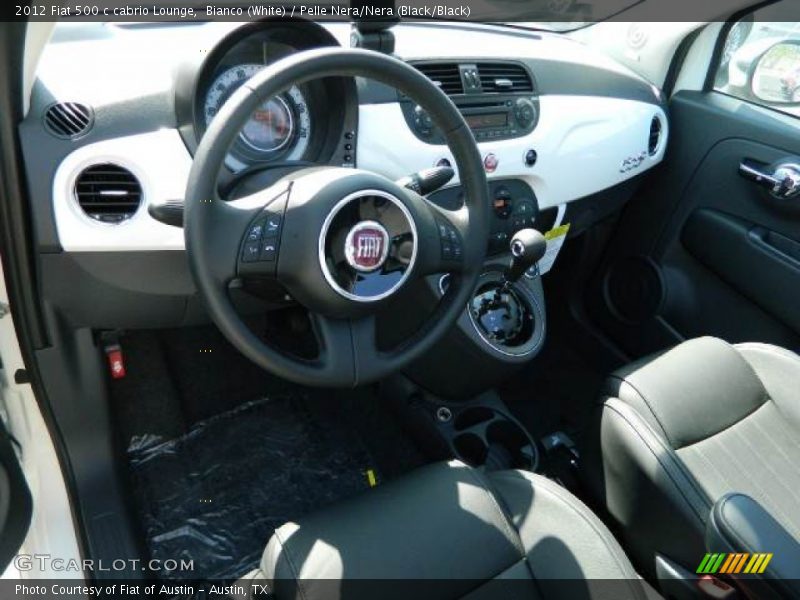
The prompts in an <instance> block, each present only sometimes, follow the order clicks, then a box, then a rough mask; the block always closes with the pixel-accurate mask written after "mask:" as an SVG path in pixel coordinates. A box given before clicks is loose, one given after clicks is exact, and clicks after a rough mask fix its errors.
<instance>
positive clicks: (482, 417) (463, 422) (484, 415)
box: [454, 406, 495, 431]
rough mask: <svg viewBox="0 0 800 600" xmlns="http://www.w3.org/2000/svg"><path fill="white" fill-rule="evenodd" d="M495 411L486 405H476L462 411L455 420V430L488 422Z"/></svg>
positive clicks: (462, 429)
mask: <svg viewBox="0 0 800 600" xmlns="http://www.w3.org/2000/svg"><path fill="white" fill-rule="evenodd" d="M494 413H495V411H493V410H492V409H491V408H487V407H486V406H475V407H470V408H468V409H466V410H465V411H463V412H461V413H460V414H459V415H458V417H456V420H455V424H454V427H455V430H456V431H464V430H465V429H469V428H470V427H475V426H476V425H480V424H481V423H486V422H487V421H491V420H492V419H493V418H494Z"/></svg>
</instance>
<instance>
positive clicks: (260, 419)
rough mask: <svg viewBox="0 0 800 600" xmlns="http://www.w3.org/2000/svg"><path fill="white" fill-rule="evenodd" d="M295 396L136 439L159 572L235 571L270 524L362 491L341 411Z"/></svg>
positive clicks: (361, 469) (144, 519)
mask: <svg viewBox="0 0 800 600" xmlns="http://www.w3.org/2000/svg"><path fill="white" fill-rule="evenodd" d="M318 404H319V403H316V402H314V401H312V399H311V398H310V397H309V396H308V395H303V394H301V393H298V394H297V395H293V396H292V397H282V398H279V399H272V400H270V399H264V400H258V401H254V402H250V403H247V404H244V405H242V406H239V407H238V408H236V409H234V410H231V411H229V412H226V413H223V414H220V415H217V416H214V417H211V418H209V419H207V420H205V421H202V422H200V423H198V424H197V425H195V426H194V427H192V429H191V430H190V431H189V432H188V433H186V434H185V435H182V436H180V437H178V438H175V439H171V440H164V439H162V438H159V437H156V436H149V435H147V436H139V437H136V438H134V439H133V440H132V441H131V444H130V447H129V449H128V457H129V461H130V467H131V472H132V479H133V483H134V489H135V495H136V500H137V504H138V507H139V512H140V517H141V523H142V525H143V528H144V534H145V536H146V539H147V544H148V546H149V550H150V555H151V558H152V559H159V560H162V561H164V560H166V559H176V560H178V562H180V560H181V559H184V560H192V561H193V569H192V571H191V572H190V573H189V572H187V573H181V572H162V573H161V576H162V577H164V578H168V579H169V578H181V577H193V578H198V577H199V578H214V579H216V578H220V579H233V578H237V577H240V576H242V575H244V574H245V573H247V572H248V571H250V570H252V569H253V568H255V567H256V566H257V565H258V562H259V560H260V558H261V554H262V552H263V550H264V547H265V545H266V543H267V541H268V540H269V538H270V537H271V535H272V532H273V530H274V529H275V528H276V527H278V526H280V525H281V524H283V523H284V522H286V521H287V520H290V519H295V518H299V517H301V516H302V515H303V514H305V513H308V512H311V511H313V510H315V509H319V508H322V507H323V506H325V505H328V504H331V503H333V502H335V501H337V500H340V499H342V498H346V497H348V496H352V495H354V494H356V493H358V492H361V491H364V490H366V489H368V488H369V483H368V478H367V470H368V469H373V470H374V469H375V465H374V464H372V462H371V458H370V454H369V452H368V451H367V449H366V447H365V446H364V443H363V442H362V440H361V439H360V437H359V436H358V435H357V433H356V432H355V431H354V430H353V429H352V428H351V426H350V425H349V424H348V423H347V421H346V419H345V418H344V417H343V415H342V414H340V413H336V412H333V413H332V412H331V411H330V410H328V411H327V412H326V411H324V410H323V411H320V410H319V409H318V408H319V407H318Z"/></svg>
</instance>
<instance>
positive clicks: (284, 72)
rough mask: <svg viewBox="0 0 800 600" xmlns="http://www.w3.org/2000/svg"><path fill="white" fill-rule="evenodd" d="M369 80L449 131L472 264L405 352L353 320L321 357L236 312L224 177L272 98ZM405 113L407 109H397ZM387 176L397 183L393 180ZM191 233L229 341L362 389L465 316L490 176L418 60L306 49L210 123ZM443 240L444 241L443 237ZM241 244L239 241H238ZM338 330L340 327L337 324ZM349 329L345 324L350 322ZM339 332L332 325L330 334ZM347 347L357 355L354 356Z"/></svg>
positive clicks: (266, 73) (262, 362)
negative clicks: (281, 344)
mask: <svg viewBox="0 0 800 600" xmlns="http://www.w3.org/2000/svg"><path fill="white" fill-rule="evenodd" d="M334 76H350V77H364V78H367V79H373V80H376V81H378V82H381V83H384V84H386V85H389V86H391V87H393V88H395V89H397V90H400V91H401V92H403V93H405V94H406V95H407V96H408V97H409V98H411V99H413V100H414V101H415V102H417V103H418V104H419V105H420V106H422V108H423V109H425V110H426V111H427V112H428V114H430V116H431V119H432V120H433V122H434V123H435V124H436V126H437V127H438V128H439V129H440V131H441V132H442V134H443V136H444V138H445V140H446V142H447V146H448V147H449V149H450V151H451V153H452V154H453V157H454V159H455V163H456V166H457V168H458V173H459V179H460V184H461V186H462V187H463V190H464V209H465V211H466V214H467V215H468V223H467V224H466V226H465V234H464V240H463V241H464V258H463V269H461V270H460V271H459V273H458V274H457V275H456V274H455V273H453V275H452V276H451V277H450V285H449V287H448V290H447V292H446V293H445V295H444V297H443V298H442V299H441V301H440V303H439V305H438V307H437V309H436V310H435V311H434V313H433V314H432V315H431V316H429V318H428V320H427V322H426V324H425V326H424V327H423V328H421V329H420V330H419V331H417V332H416V333H415V334H413V335H412V336H410V337H409V338H408V339H407V340H405V341H404V342H403V344H401V345H400V346H399V347H398V348H397V349H395V350H393V351H392V352H390V353H386V354H384V355H381V354H380V353H378V352H376V353H375V355H374V356H372V355H371V354H372V353H370V352H363V351H361V352H360V351H359V348H358V347H357V344H356V333H355V329H354V328H353V324H352V323H350V324H349V325H348V326H347V331H348V332H349V336H350V342H351V343H350V345H349V348H345V347H344V346H345V344H346V342H347V339H348V334H345V333H344V329H342V330H341V331H340V332H339V333H340V334H341V335H340V337H336V335H339V334H336V335H335V336H334V338H332V339H340V340H341V343H338V342H337V343H336V344H334V345H338V346H339V347H338V348H321V349H320V352H321V356H320V357H318V358H317V359H314V360H305V359H300V358H297V357H295V356H292V355H289V354H287V353H285V352H282V351H280V350H279V349H276V348H274V347H272V346H270V345H269V344H267V343H264V342H263V341H262V340H261V339H260V338H259V337H258V336H257V335H255V334H254V333H253V332H252V331H251V330H250V329H249V327H248V326H247V325H246V324H245V323H244V321H243V320H242V319H241V317H240V316H239V315H238V314H237V313H236V311H235V309H234V306H233V304H232V302H231V300H230V298H229V295H228V284H229V282H230V281H229V280H225V277H223V276H220V275H219V273H220V272H223V271H226V269H227V267H224V265H223V268H219V269H217V268H214V265H215V264H218V265H219V264H221V263H223V262H225V261H228V260H229V261H232V262H233V263H234V267H233V268H232V269H230V271H231V272H235V271H236V269H235V263H236V260H237V256H236V254H234V255H233V256H230V257H227V256H225V255H226V254H227V253H228V252H230V247H231V244H230V242H229V241H226V240H225V239H224V238H225V237H226V236H229V235H230V234H229V232H226V231H223V228H222V225H220V224H219V223H220V222H221V221H224V219H222V218H221V216H222V214H223V213H225V209H226V208H227V207H225V206H224V205H225V203H224V202H222V201H221V200H220V199H219V198H218V196H217V179H218V175H219V172H220V170H221V169H222V166H223V164H224V160H225V156H226V154H227V153H228V150H229V147H230V146H231V144H232V143H233V141H234V140H235V138H236V136H237V135H238V134H239V131H240V130H241V127H242V126H243V124H244V123H245V121H246V119H247V118H248V117H249V116H250V115H251V114H252V113H253V111H254V110H255V109H256V108H257V107H258V105H259V104H260V103H261V102H263V100H264V99H267V98H270V97H272V96H275V95H277V94H279V93H281V92H283V91H285V90H286V89H289V88H290V87H291V86H293V85H298V84H302V83H305V82H307V81H312V80H314V79H319V78H323V77H334ZM398 110H399V107H398ZM387 181H388V180H387ZM184 211H185V212H184V236H185V242H186V250H187V255H188V260H189V264H190V267H191V271H192V274H193V277H194V281H195V284H196V285H197V288H198V291H199V293H200V295H201V296H202V298H203V300H204V301H205V304H206V307H207V309H208V311H209V314H210V316H211V318H212V319H213V321H214V322H215V323H216V325H217V326H218V327H219V328H220V330H221V331H222V333H223V334H224V335H225V336H226V337H227V339H228V340H229V341H230V342H231V343H232V344H233V345H234V346H235V347H236V348H238V349H239V350H240V351H241V352H242V353H243V354H244V355H245V356H247V357H248V358H250V359H251V360H252V361H253V362H255V363H256V364H258V365H259V366H261V367H262V368H264V369H266V370H267V371H270V372H272V373H273V374H275V375H277V376H279V377H282V378H284V379H288V380H290V381H294V382H298V383H301V384H304V385H318V386H331V387H345V386H354V385H359V384H363V383H368V382H370V381H375V380H377V379H379V378H381V377H384V376H386V375H388V374H390V373H392V372H396V371H399V370H401V369H402V368H403V367H404V366H406V365H407V364H408V363H409V362H411V361H413V360H415V359H418V358H419V357H420V356H422V354H423V353H424V352H426V351H427V350H429V349H430V348H431V347H432V346H433V344H434V343H435V342H436V341H437V340H439V339H440V338H441V337H442V336H443V335H444V334H445V333H446V331H447V330H448V328H450V327H451V326H452V325H453V324H454V323H455V322H456V320H457V319H458V317H459V315H460V313H461V311H462V310H464V309H465V307H466V305H467V303H468V301H469V300H470V297H471V293H472V291H473V289H474V287H475V285H476V283H477V281H478V277H479V275H480V270H481V268H482V265H483V259H484V257H485V251H486V239H487V236H488V230H489V203H488V187H487V182H486V175H485V173H484V170H483V164H482V161H481V157H480V154H479V152H478V148H477V145H476V143H475V140H474V138H473V136H472V133H471V131H470V129H469V127H468V126H467V124H466V123H465V121H464V119H463V117H462V116H461V113H460V112H459V111H458V109H457V108H456V106H455V105H454V104H453V103H452V101H451V100H450V99H449V98H448V97H447V96H446V95H445V94H444V93H443V92H442V91H441V90H439V89H438V87H436V86H435V85H434V84H433V83H432V82H431V81H430V80H429V79H428V78H426V77H425V76H424V75H422V74H421V73H420V72H419V71H417V70H416V69H414V68H413V67H411V66H410V65H408V64H406V63H404V62H402V61H400V60H398V59H396V58H393V57H389V56H386V55H384V54H380V53H377V52H373V51H369V50H358V49H343V48H324V49H316V50H309V51H304V52H301V53H297V54H294V55H292V56H289V57H287V58H284V59H282V60H280V61H278V62H276V63H274V64H272V65H269V66H267V67H265V68H264V69H263V70H262V71H260V72H259V73H258V74H256V75H255V76H254V77H253V78H252V79H250V80H249V81H248V82H246V83H245V84H243V85H242V87H240V88H239V89H238V90H237V91H236V92H235V93H234V94H233V95H232V96H231V97H230V99H229V100H228V101H227V102H226V103H225V104H224V106H223V107H222V109H221V110H220V111H219V113H218V114H217V115H216V117H215V119H214V120H213V121H212V122H211V124H210V126H209V127H208V129H207V130H206V132H205V134H204V136H203V138H202V140H201V141H200V144H199V146H198V148H197V152H196V153H195V157H194V162H193V164H192V168H191V171H190V174H189V180H188V186H187V190H186V197H185V209H184ZM437 242H438V240H437ZM237 248H238V246H237ZM337 327H339V324H337ZM342 327H344V325H342ZM329 333H330V332H329ZM343 354H349V360H345V358H344V357H343V356H339V355H343Z"/></svg>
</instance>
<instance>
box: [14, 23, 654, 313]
mask: <svg viewBox="0 0 800 600" xmlns="http://www.w3.org/2000/svg"><path fill="white" fill-rule="evenodd" d="M392 31H393V33H394V35H395V38H396V45H395V55H396V56H398V57H400V58H402V59H404V60H406V61H408V62H409V63H410V64H412V65H413V66H415V67H416V68H417V69H419V70H420V71H421V72H423V74H425V75H426V76H428V77H429V78H431V79H432V80H433V81H435V82H436V83H437V85H439V86H440V87H441V89H442V90H443V91H444V92H445V93H447V94H448V95H449V96H450V98H451V100H453V102H454V103H455V104H456V105H457V106H458V108H459V110H460V111H461V112H462V114H463V115H464V118H465V120H466V121H467V123H468V124H469V126H470V128H471V129H472V131H473V135H474V136H475V138H476V142H477V144H478V148H479V151H480V154H481V157H482V158H483V161H484V166H485V169H486V173H487V178H488V179H489V182H490V190H491V192H492V198H491V201H492V202H493V208H494V211H495V217H494V224H493V226H492V235H493V239H492V240H489V244H490V250H492V248H494V250H497V251H500V250H502V249H503V248H504V247H507V244H505V241H504V240H506V239H507V238H508V236H510V235H512V234H513V232H514V231H515V230H516V229H519V228H521V227H524V226H531V224H533V226H536V227H540V228H541V227H543V226H544V227H550V226H552V225H554V224H558V223H560V222H561V220H562V219H563V218H564V215H565V213H568V212H569V211H568V210H567V209H568V208H569V207H570V206H573V205H575V206H577V205H578V204H577V202H578V201H580V200H581V199H585V198H587V197H594V196H596V195H597V194H601V193H603V192H604V191H606V190H614V189H617V188H618V187H619V186H623V185H625V184H626V183H627V182H630V181H634V180H636V179H637V177H638V176H639V175H641V174H643V173H645V172H646V171H647V170H649V169H650V168H652V167H654V166H656V165H657V164H658V163H659V162H661V160H662V158H663V156H664V151H665V149H666V145H667V139H668V132H669V122H668V119H667V114H666V112H665V108H664V103H663V98H662V97H661V94H660V91H659V90H658V89H657V88H655V87H654V86H652V85H651V84H650V83H649V82H647V81H645V80H643V79H642V78H640V77H638V76H637V75H635V74H634V73H633V72H632V71H630V70H628V69H627V68H625V67H623V66H621V65H619V64H618V63H616V62H614V61H613V60H611V59H609V58H607V57H605V56H603V55H602V54H600V53H597V52H596V51H593V50H592V49H590V48H588V47H586V46H584V45H582V44H580V43H578V42H575V41H573V40H571V39H569V38H567V37H565V36H563V35H559V34H550V33H545V32H528V31H521V30H519V29H512V28H503V27H498V26H490V25H475V24H472V25H468V24H456V23H453V24H442V23H437V24H425V23H418V24H406V23H401V24H399V25H397V26H395V27H394V28H393V30H392ZM349 44H350V25H349V24H345V23H326V24H324V25H321V24H316V23H312V22H307V21H288V22H287V21H284V22H280V21H260V22H254V23H247V24H243V25H242V24H233V23H214V22H211V23H191V24H189V23H173V24H154V23H149V24H148V23H131V24H119V23H117V24H111V23H106V24H103V23H80V24H77V23H76V24H70V23H62V24H59V25H57V26H56V28H55V31H54V34H53V38H52V39H51V42H50V43H49V44H48V45H47V47H46V48H45V51H44V54H43V56H42V59H41V62H40V65H39V68H38V70H37V73H36V80H35V82H34V85H33V89H32V94H31V101H30V109H29V112H28V114H27V116H26V118H25V120H24V121H23V122H22V123H21V124H20V129H19V131H20V139H21V144H22V150H23V153H24V156H25V161H26V169H27V175H28V186H29V190H30V193H31V197H32V207H31V208H32V214H33V225H34V231H35V235H36V240H37V245H38V250H39V253H40V257H41V258H42V269H43V270H44V271H58V272H59V273H67V272H68V273H70V275H69V277H70V280H71V281H74V280H75V278H78V279H81V280H83V281H85V283H86V289H87V294H90V293H102V294H112V295H116V297H117V300H116V302H117V306H118V307H119V308H114V309H109V311H110V312H109V314H108V315H104V314H103V313H102V311H100V312H98V311H91V310H84V309H80V308H77V307H73V311H72V312H73V314H75V318H76V320H77V321H80V322H86V323H88V324H91V325H93V326H102V325H106V324H108V323H111V322H112V321H113V322H114V325H115V326H116V325H117V324H118V322H119V317H120V315H121V313H123V312H124V313H125V314H124V316H125V317H126V318H127V317H129V316H130V311H127V312H125V311H126V310H127V308H126V307H130V306H131V305H133V304H136V305H137V306H138V307H139V309H137V310H140V311H141V313H142V315H144V314H145V313H148V311H151V310H152V309H154V308H155V307H159V308H162V309H163V307H164V306H169V307H170V312H169V314H168V315H166V316H165V317H164V322H166V323H169V324H174V323H175V322H176V321H181V320H182V319H184V318H188V317H187V316H186V315H187V314H188V312H189V309H188V306H189V304H190V300H189V298H190V297H191V296H192V295H193V294H194V287H193V283H192V281H191V277H190V275H189V273H188V268H187V267H186V261H185V257H184V256H183V250H184V240H183V231H182V229H180V228H178V227H173V226H170V225H167V224H165V223H163V222H160V221H159V220H156V219H155V218H153V216H152V215H151V214H150V211H149V208H150V207H152V206H154V205H158V204H163V203H164V202H170V201H172V202H175V201H180V199H181V198H182V197H183V193H184V190H185V189H186V183H187V179H188V174H189V170H190V167H191V164H192V156H193V153H194V151H195V149H196V148H197V144H198V141H199V140H200V139H201V138H202V136H203V134H204V132H205V130H206V128H207V127H208V125H209V123H211V122H212V121H213V119H214V118H215V116H216V113H217V112H218V111H219V109H220V107H221V106H222V105H223V104H224V103H225V101H226V100H227V99H228V98H229V97H230V96H231V94H233V93H234V92H235V91H236V89H238V87H239V86H240V85H242V84H243V83H244V82H245V81H247V79H248V78H249V77H251V76H252V75H254V74H255V73H257V72H258V71H259V70H260V69H261V68H263V66H264V65H267V64H270V63H272V62H274V61H277V60H280V59H281V58H283V57H285V56H288V55H292V54H294V53H297V52H302V51H303V50H306V49H310V48H318V47H325V46H335V45H340V46H349ZM453 163H454V160H453V157H452V156H451V155H450V153H449V151H448V149H447V147H446V146H444V145H443V144H442V143H441V138H440V135H439V134H438V132H437V131H436V129H435V127H433V126H432V123H431V122H430V119H429V117H427V115H425V114H424V111H421V109H419V107H418V106H416V105H415V104H414V103H413V102H412V101H411V100H410V99H409V98H406V97H404V96H403V95H402V94H399V93H398V92H397V91H396V90H394V89H391V88H388V87H386V86H383V85H381V84H378V83H376V82H371V81H365V80H361V79H353V78H346V77H328V78H324V79H320V80H318V81H312V82H307V83H304V84H302V85H298V86H294V87H292V88H291V89H288V90H285V91H284V92H283V93H282V94H280V95H278V96H276V97H274V98H270V99H266V100H265V101H264V102H263V103H262V104H261V105H260V106H259V107H258V109H257V110H256V111H255V112H254V113H253V115H252V117H251V118H250V120H249V121H248V122H247V124H246V125H245V126H244V127H243V129H242V131H241V133H240V135H239V137H238V138H237V139H236V141H235V142H234V144H233V145H232V146H231V148H230V149H229V152H228V155H227V159H226V161H225V169H224V172H222V173H221V174H220V188H221V190H222V195H223V197H225V196H229V195H235V194H236V193H237V191H246V190H247V189H252V187H253V186H255V187H258V186H259V185H263V184H264V182H265V181H267V179H268V178H269V177H270V176H271V175H270V174H278V175H279V174H282V173H285V172H286V171H287V170H290V169H293V168H297V167H299V166H305V165H309V164H321V165H334V166H338V167H352V168H360V169H365V170H368V171H374V172H377V173H379V174H382V175H384V176H386V177H388V178H390V179H399V178H401V177H404V176H407V175H409V174H410V173H414V172H416V171H419V170H422V169H426V168H429V167H431V166H434V165H442V164H453ZM265 178H267V179H265ZM459 190H460V187H459V181H458V173H456V175H455V177H454V179H453V180H452V181H451V183H450V184H449V187H448V188H446V189H444V190H442V191H441V193H439V194H437V196H436V197H434V198H432V200H433V201H435V202H442V203H449V204H453V203H458V202H460V196H459V193H460V192H459ZM492 244H494V246H492ZM65 264H66V265H67V266H68V268H67V267H65ZM127 273H135V274H137V276H135V277H128V275H127ZM176 273H177V274H176ZM65 276H66V275H59V276H58V277H56V279H58V278H63V277H65ZM44 280H45V281H49V279H47V277H45V278H44ZM54 289H55V291H57V292H58V296H59V297H58V299H57V300H56V301H57V302H65V303H67V304H70V305H72V304H74V303H75V302H76V300H75V299H74V298H73V296H74V293H71V292H69V291H67V290H60V288H58V286H56V287H55V288H54ZM148 314H149V313H148ZM122 320H123V321H125V319H122ZM133 322H134V323H138V321H137V320H136V319H135V318H134V319H133Z"/></svg>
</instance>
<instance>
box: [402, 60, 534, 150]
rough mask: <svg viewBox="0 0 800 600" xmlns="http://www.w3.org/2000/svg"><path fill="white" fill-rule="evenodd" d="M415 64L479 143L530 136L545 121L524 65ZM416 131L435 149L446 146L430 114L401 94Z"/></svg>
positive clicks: (476, 62)
mask: <svg viewBox="0 0 800 600" xmlns="http://www.w3.org/2000/svg"><path fill="white" fill-rule="evenodd" d="M412 65H413V66H414V67H415V68H416V69H418V70H419V71H421V72H422V73H423V74H424V75H426V76H427V77H428V78H429V79H431V80H432V81H433V82H434V83H436V84H437V85H438V86H439V88H440V89H441V90H442V91H443V92H444V93H446V94H447V95H448V96H449V97H450V99H451V100H452V101H453V103H454V104H455V105H456V106H457V107H458V109H459V111H460V112H461V114H462V116H463V117H464V120H465V121H466V123H467V125H468V126H469V128H470V129H471V130H472V133H473V135H474V136H475V139H476V140H478V141H479V142H480V141H485V140H505V139H512V138H517V137H522V136H524V135H527V134H528V133H530V132H531V131H533V129H534V128H535V127H536V124H537V122H538V120H539V98H538V95H537V94H536V86H535V82H534V79H533V75H532V74H531V73H530V71H529V70H528V68H527V67H526V66H525V65H524V64H523V63H520V62H511V61H507V62H488V61H472V62H463V63H455V62H441V61H422V62H414V63H412ZM400 105H401V108H402V110H403V116H404V117H405V119H406V123H407V124H408V126H409V128H410V129H411V131H413V132H414V135H416V136H417V138H419V139H420V140H422V141H424V142H427V143H429V144H443V143H444V138H443V136H442V134H441V132H439V131H437V129H436V127H435V126H434V124H433V121H432V119H431V118H430V115H428V113H427V112H426V111H425V110H424V109H423V108H422V107H421V106H419V105H417V104H415V103H414V102H412V101H411V100H410V99H409V98H408V97H406V96H403V95H400Z"/></svg>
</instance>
